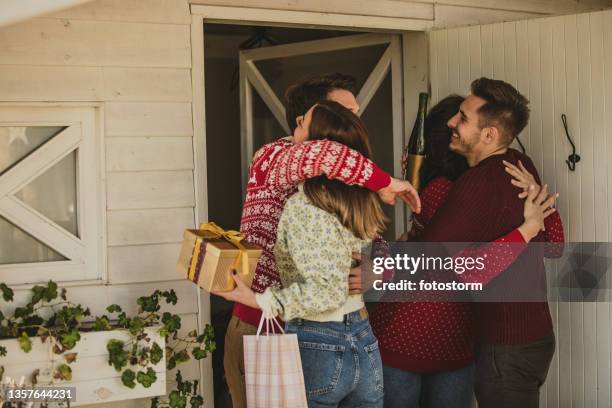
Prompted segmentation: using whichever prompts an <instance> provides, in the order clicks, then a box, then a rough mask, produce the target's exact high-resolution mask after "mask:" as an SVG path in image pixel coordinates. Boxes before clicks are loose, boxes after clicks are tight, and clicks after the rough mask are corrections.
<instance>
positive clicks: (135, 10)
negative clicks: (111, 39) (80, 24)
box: [48, 0, 191, 24]
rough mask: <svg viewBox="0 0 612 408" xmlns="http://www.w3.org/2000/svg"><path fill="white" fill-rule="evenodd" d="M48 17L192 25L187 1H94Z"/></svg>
mask: <svg viewBox="0 0 612 408" xmlns="http://www.w3.org/2000/svg"><path fill="white" fill-rule="evenodd" d="M48 17H55V18H70V19H79V20H105V21H132V22H143V23H170V24H189V23H190V22H191V19H190V16H189V4H188V3H187V0H146V7H144V6H143V0H94V1H92V2H91V3H88V4H84V5H81V6H78V7H72V8H69V9H65V10H61V11H58V12H55V13H52V14H49V15H48Z"/></svg>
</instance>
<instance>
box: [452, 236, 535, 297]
mask: <svg viewBox="0 0 612 408" xmlns="http://www.w3.org/2000/svg"><path fill="white" fill-rule="evenodd" d="M521 244H522V245H521ZM525 248H526V243H525V238H524V237H523V235H522V234H521V233H520V232H519V230H518V229H515V230H513V231H512V232H510V233H509V234H506V235H504V236H503V237H501V238H498V239H496V240H495V241H493V242H490V243H487V244H484V245H480V246H469V247H467V248H465V249H463V250H461V251H460V252H458V253H457V254H455V255H454V256H453V258H455V259H457V258H472V259H477V258H482V259H483V265H484V267H483V268H482V269H480V270H479V269H476V268H474V269H469V270H466V271H465V272H463V273H461V274H457V277H458V278H459V280H461V281H463V282H469V283H482V284H485V285H486V284H487V283H489V281H491V280H492V279H493V278H495V277H496V276H497V275H499V274H500V273H502V272H503V271H505V270H506V269H508V268H509V267H510V265H512V263H513V262H514V261H516V258H518V257H519V256H520V255H521V254H522V253H523V250H524V249H525Z"/></svg>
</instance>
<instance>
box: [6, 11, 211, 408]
mask: <svg viewBox="0 0 612 408" xmlns="http://www.w3.org/2000/svg"><path fill="white" fill-rule="evenodd" d="M191 51H192V50H191V16H190V13H189V4H188V2H187V0H147V1H146V2H145V1H142V0H95V1H91V2H89V3H86V4H83V5H80V6H77V7H74V8H69V9H63V10H60V11H57V12H54V13H51V14H47V15H44V16H41V17H38V18H33V19H30V20H26V21H23V22H20V23H16V24H13V25H9V26H6V27H0V99H1V100H2V102H4V103H13V102H14V103H20V104H22V105H23V104H24V103H32V102H34V103H39V102H53V103H56V104H60V105H61V104H62V103H70V104H73V103H75V102H76V103H81V104H83V105H87V104H88V103H96V104H97V105H98V106H102V112H103V117H102V118H101V119H102V123H101V125H102V126H101V128H103V129H104V141H103V146H104V152H100V153H101V154H100V156H103V157H104V160H105V162H104V167H105V169H106V175H105V177H104V180H101V182H104V183H105V184H106V186H105V189H106V196H107V213H106V228H107V234H106V237H107V271H106V272H107V278H106V282H105V283H104V284H84V285H83V284H81V285H78V286H72V287H69V288H68V294H69V297H70V299H71V300H73V301H75V302H78V303H82V304H84V305H87V306H89V307H90V308H91V311H92V313H93V314H95V315H100V314H104V313H105V311H104V307H106V306H107V305H109V304H112V303H118V304H120V305H121V306H122V307H124V309H125V310H126V311H127V312H128V313H135V312H136V299H137V298H138V297H139V296H143V295H148V294H150V293H152V292H153V291H154V290H155V289H161V290H169V289H174V290H175V291H176V292H177V294H178V297H179V303H178V304H177V305H176V306H164V307H163V310H164V311H170V312H172V313H178V314H180V315H181V317H182V319H183V326H182V328H181V331H182V332H187V331H190V330H193V329H196V328H198V326H199V324H198V319H199V316H198V313H199V300H200V299H199V296H198V293H197V289H196V287H195V286H194V285H193V284H192V283H191V282H188V281H186V280H183V279H179V277H178V275H177V274H176V272H175V269H174V266H175V262H176V257H177V256H178V250H179V245H180V242H181V240H182V232H183V230H184V228H190V227H193V226H194V225H195V214H194V206H195V198H194V181H193V180H194V178H193V171H194V157H193V118H192V106H191V101H192V91H191V89H192V85H191V58H192V55H191ZM24 109H27V106H24ZM102 153H104V154H102ZM27 295H28V293H27V291H25V290H19V291H17V292H16V302H15V303H19V302H23V301H24V300H25V299H26V297H27ZM2 309H4V310H3V311H8V310H6V309H5V306H4V305H3V307H2ZM208 319H209V317H205V318H204V320H205V321H208ZM179 368H180V369H181V371H182V373H183V378H188V379H200V363H199V362H197V361H191V362H189V363H188V364H186V365H182V366H181V367H179ZM175 371H176V369H175V370H171V371H170V372H168V375H167V384H168V387H173V385H174V378H175ZM211 375H212V373H211V374H210V375H208V376H209V377H210V376H211ZM208 380H210V381H212V378H209V379H207V380H206V381H208ZM168 389H171V388H168ZM205 400H206V401H207V402H206V405H205V406H206V407H211V406H212V401H213V398H212V395H205ZM145 405H148V402H147V400H127V401H120V402H113V403H105V404H101V405H95V406H96V407H101V408H106V407H125V408H127V407H130V408H131V407H137V406H145Z"/></svg>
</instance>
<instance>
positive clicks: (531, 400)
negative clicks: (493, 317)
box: [474, 335, 555, 408]
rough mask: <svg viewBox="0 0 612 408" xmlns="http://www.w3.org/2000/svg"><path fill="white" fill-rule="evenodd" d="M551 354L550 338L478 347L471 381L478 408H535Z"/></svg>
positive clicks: (537, 404)
mask: <svg viewBox="0 0 612 408" xmlns="http://www.w3.org/2000/svg"><path fill="white" fill-rule="evenodd" d="M554 354H555V338H554V336H553V335H551V336H547V337H545V338H543V339H541V340H538V341H535V342H533V343H527V344H520V345H511V346H508V345H496V344H483V345H481V346H480V347H479V350H478V353H477V357H476V373H475V378H474V380H475V383H474V391H475V393H476V399H477V400H478V407H479V408H517V407H520V408H538V406H539V400H540V386H542V384H544V381H545V380H546V375H547V374H548V367H549V366H550V362H551V360H552V357H553V355H554Z"/></svg>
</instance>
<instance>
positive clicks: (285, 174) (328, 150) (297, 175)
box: [267, 140, 391, 191]
mask: <svg viewBox="0 0 612 408" xmlns="http://www.w3.org/2000/svg"><path fill="white" fill-rule="evenodd" d="M270 166H271V167H270V169H269V176H268V179H267V183H268V184H269V185H270V186H271V187H273V188H275V189H281V190H287V189H289V188H292V187H293V186H296V185H297V184H300V183H303V182H304V181H306V180H307V179H310V178H313V177H318V176H322V175H325V176H326V177H327V178H329V179H333V180H338V181H341V182H343V183H345V184H349V185H355V184H356V185H358V186H361V187H366V188H368V189H369V190H372V191H378V190H380V189H381V188H383V187H386V186H388V185H389V183H390V182H391V176H389V174H387V173H386V172H384V171H383V170H382V169H380V168H379V167H378V166H377V165H376V164H374V162H372V161H371V160H370V159H368V158H366V157H365V156H363V155H362V154H361V153H359V152H358V151H356V150H353V149H350V148H349V147H347V146H345V145H343V144H341V143H338V142H334V141H331V140H310V141H306V142H303V143H295V144H292V145H289V146H287V147H286V148H284V149H283V150H282V151H280V152H278V153H277V154H276V157H275V159H274V160H273V161H272V162H271V163H270Z"/></svg>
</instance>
